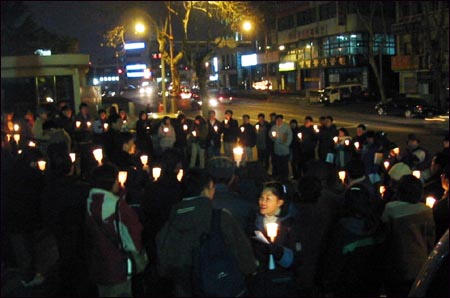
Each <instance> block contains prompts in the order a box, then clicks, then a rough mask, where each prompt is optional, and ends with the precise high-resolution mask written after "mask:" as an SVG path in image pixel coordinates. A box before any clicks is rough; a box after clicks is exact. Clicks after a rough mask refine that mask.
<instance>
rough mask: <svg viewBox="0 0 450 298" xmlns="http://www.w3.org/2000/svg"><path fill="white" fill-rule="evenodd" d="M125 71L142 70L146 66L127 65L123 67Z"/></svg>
mask: <svg viewBox="0 0 450 298" xmlns="http://www.w3.org/2000/svg"><path fill="white" fill-rule="evenodd" d="M125 68H126V69H127V71H129V70H143V69H146V68H147V65H146V64H129V65H127V66H126V67H125Z"/></svg>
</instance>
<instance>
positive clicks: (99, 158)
mask: <svg viewBox="0 0 450 298" xmlns="http://www.w3.org/2000/svg"><path fill="white" fill-rule="evenodd" d="M92 153H93V154H94V158H95V160H96V161H97V162H98V163H99V165H101V164H102V159H103V149H101V148H99V149H95V150H94V151H92Z"/></svg>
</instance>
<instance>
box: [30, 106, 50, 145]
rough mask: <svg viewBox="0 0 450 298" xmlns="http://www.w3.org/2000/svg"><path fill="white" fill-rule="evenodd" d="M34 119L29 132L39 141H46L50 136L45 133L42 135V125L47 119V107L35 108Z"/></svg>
mask: <svg viewBox="0 0 450 298" xmlns="http://www.w3.org/2000/svg"><path fill="white" fill-rule="evenodd" d="M36 115H38V117H36V120H35V121H34V125H33V128H32V129H31V132H32V134H33V137H34V138H35V139H36V140H37V141H38V142H39V143H46V142H47V141H48V139H49V138H50V137H49V136H47V135H44V129H43V125H44V123H45V122H47V121H48V120H49V117H48V115H49V111H48V109H47V107H39V108H38V109H37V112H36Z"/></svg>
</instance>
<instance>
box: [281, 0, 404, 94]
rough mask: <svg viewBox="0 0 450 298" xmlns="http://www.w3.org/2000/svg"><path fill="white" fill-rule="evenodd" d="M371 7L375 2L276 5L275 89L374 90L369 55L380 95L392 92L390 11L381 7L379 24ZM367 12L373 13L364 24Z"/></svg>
mask: <svg viewBox="0 0 450 298" xmlns="http://www.w3.org/2000/svg"><path fill="white" fill-rule="evenodd" d="M376 3H380V2H358V1H305V2H300V3H297V5H296V6H294V7H293V6H292V5H291V4H288V5H289V7H288V8H283V7H282V6H281V7H280V11H279V12H278V13H277V42H278V47H279V51H280V54H279V55H280V62H279V67H278V71H279V80H280V85H279V89H280V90H290V91H295V90H305V89H306V90H317V89H323V88H325V87H327V86H329V85H333V84H344V83H360V84H362V85H363V87H364V88H368V89H370V90H377V88H378V86H377V84H376V78H375V75H374V73H373V70H372V67H371V65H370V61H369V55H373V56H374V58H375V63H376V67H377V69H378V71H379V73H380V76H381V77H382V80H383V82H384V85H385V90H387V91H390V92H388V93H394V90H395V92H396V89H397V87H396V86H395V82H396V78H395V74H394V73H392V71H391V70H390V58H391V57H392V56H394V55H395V54H396V48H395V37H394V35H392V34H391V33H390V28H391V24H392V23H393V21H394V18H395V15H394V13H393V12H394V8H395V6H394V4H393V3H390V2H383V3H382V6H381V7H382V8H383V12H384V20H383V19H382V18H381V17H380V15H381V14H380V11H381V10H380V7H377V6H376ZM371 9H376V11H375V14H374V18H373V20H372V22H368V21H367V20H368V19H369V15H370V13H371ZM365 19H366V20H365ZM384 29H385V30H384ZM371 31H372V33H371ZM375 63H374V64H375ZM392 82H394V84H392Z"/></svg>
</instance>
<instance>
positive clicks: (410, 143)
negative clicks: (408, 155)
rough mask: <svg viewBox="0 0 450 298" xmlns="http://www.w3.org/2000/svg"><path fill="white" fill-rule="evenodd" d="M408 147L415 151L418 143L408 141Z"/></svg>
mask: <svg viewBox="0 0 450 298" xmlns="http://www.w3.org/2000/svg"><path fill="white" fill-rule="evenodd" d="M408 147H409V148H411V149H416V148H417V147H419V142H417V141H416V140H408Z"/></svg>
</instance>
